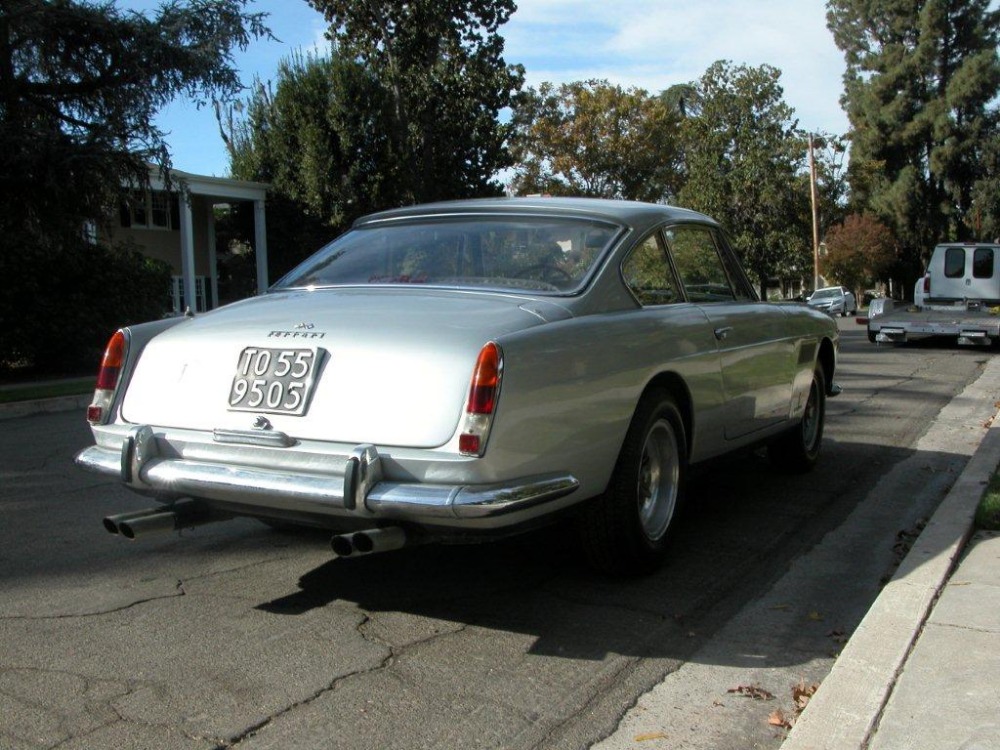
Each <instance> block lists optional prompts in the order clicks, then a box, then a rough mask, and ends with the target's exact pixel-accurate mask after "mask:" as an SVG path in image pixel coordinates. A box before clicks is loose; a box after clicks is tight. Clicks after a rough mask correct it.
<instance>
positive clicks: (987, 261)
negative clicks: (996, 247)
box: [972, 247, 993, 279]
mask: <svg viewBox="0 0 1000 750" xmlns="http://www.w3.org/2000/svg"><path fill="white" fill-rule="evenodd" d="M972 275H973V277H975V278H977V279H992V278H993V248H992V247H980V248H976V252H975V253H974V254H973V256H972Z"/></svg>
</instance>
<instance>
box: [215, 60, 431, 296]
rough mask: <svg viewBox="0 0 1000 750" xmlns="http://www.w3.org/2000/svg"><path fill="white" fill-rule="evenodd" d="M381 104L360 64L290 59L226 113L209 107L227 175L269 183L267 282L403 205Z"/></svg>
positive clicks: (378, 90) (405, 196) (405, 197)
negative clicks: (353, 226)
mask: <svg viewBox="0 0 1000 750" xmlns="http://www.w3.org/2000/svg"><path fill="white" fill-rule="evenodd" d="M390 106H391V105H390V102H389V99H388V97H387V95H386V92H385V89H384V88H383V87H382V86H381V85H380V83H379V82H378V81H377V80H376V78H375V76H374V75H373V74H372V73H371V71H370V70H368V68H366V67H365V66H364V65H363V64H362V63H359V62H357V61H355V60H351V59H346V58H345V57H343V56H342V55H339V54H337V52H336V50H334V51H333V54H332V55H330V56H319V55H314V54H310V55H302V54H294V55H292V56H291V58H289V59H287V60H282V61H281V63H280V64H279V65H278V70H277V72H276V75H275V81H274V82H273V84H272V82H268V83H267V84H266V85H265V84H264V83H262V82H261V81H259V80H258V81H255V82H254V86H253V91H252V93H251V95H250V96H249V97H248V99H247V100H246V102H245V103H241V104H240V105H239V106H238V108H236V109H237V111H236V112H234V108H230V109H228V110H227V111H226V113H225V115H223V111H222V108H221V107H220V108H217V110H216V111H217V113H218V116H219V120H220V128H221V131H222V137H223V140H224V141H225V143H226V145H227V147H228V149H229V156H230V171H231V173H232V175H233V176H234V177H237V178H239V179H245V180H257V181H261V182H267V183H269V184H270V185H271V191H270V196H269V203H268V247H269V249H270V252H269V259H270V261H271V265H272V271H273V272H274V273H273V275H274V276H280V275H281V274H283V273H284V272H285V271H287V270H288V269H289V268H291V266H292V265H294V264H295V263H297V262H298V261H300V260H302V259H303V258H304V257H305V256H306V255H308V254H309V253H311V252H313V251H314V250H316V248H317V247H319V245H320V244H321V243H323V242H326V241H328V240H329V239H330V238H331V237H333V236H335V235H337V234H339V233H340V232H341V231H343V230H344V229H346V228H347V227H348V226H349V225H350V223H351V222H352V221H354V219H356V218H358V217H359V216H361V215H363V214H365V213H369V212H370V211H373V210H376V209H379V208H385V207H388V206H393V205H399V204H400V203H406V202H409V201H411V200H412V197H411V196H410V194H409V193H408V192H407V189H406V185H405V180H404V179H403V175H402V174H401V171H400V169H399V167H400V166H401V164H400V162H399V161H398V160H397V159H396V155H395V154H394V153H393V151H392V144H391V137H390V134H389V128H390V123H389V115H388V111H389V109H390Z"/></svg>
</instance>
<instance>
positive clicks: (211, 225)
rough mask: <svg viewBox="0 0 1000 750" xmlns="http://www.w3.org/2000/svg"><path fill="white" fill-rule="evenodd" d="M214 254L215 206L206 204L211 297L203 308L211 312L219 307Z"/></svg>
mask: <svg viewBox="0 0 1000 750" xmlns="http://www.w3.org/2000/svg"><path fill="white" fill-rule="evenodd" d="M216 261H217V256H216V252H215V204H214V203H211V202H209V204H208V280H209V282H208V283H209V288H210V289H211V296H210V297H209V298H208V299H207V300H205V302H206V304H205V308H206V309H208V310H211V309H213V308H216V307H218V306H219V267H218V263H217V262H216Z"/></svg>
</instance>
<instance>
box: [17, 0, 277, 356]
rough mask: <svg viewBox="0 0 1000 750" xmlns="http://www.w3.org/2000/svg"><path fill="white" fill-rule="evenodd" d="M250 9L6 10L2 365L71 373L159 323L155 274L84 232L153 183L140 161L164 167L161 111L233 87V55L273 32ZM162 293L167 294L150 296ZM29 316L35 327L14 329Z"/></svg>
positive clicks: (66, 6) (197, 5) (57, 4)
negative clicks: (111, 335) (125, 331)
mask: <svg viewBox="0 0 1000 750" xmlns="http://www.w3.org/2000/svg"><path fill="white" fill-rule="evenodd" d="M247 2H248V0H191V2H189V3H186V4H181V3H179V2H168V3H166V4H165V5H164V6H163V7H162V8H161V9H160V11H159V13H158V14H157V15H156V16H154V17H151V18H150V17H146V16H144V15H141V14H138V13H135V12H133V11H122V10H119V9H118V8H117V7H116V6H115V4H114V3H113V2H110V1H106V2H87V1H85V0H3V2H2V3H0V190H2V191H3V194H4V195H6V196H8V198H7V199H4V200H3V201H0V236H3V238H4V244H3V250H2V252H0V278H3V283H4V293H3V294H2V295H0V321H3V325H0V367H2V366H10V365H11V364H14V363H16V364H21V365H34V366H36V367H42V366H50V367H56V366H59V367H69V368H72V367H80V366H81V359H82V360H84V361H86V363H87V364H86V366H87V367H88V369H89V368H90V367H91V366H92V362H93V361H94V360H95V359H96V357H97V356H98V355H99V353H100V349H101V347H102V346H103V344H104V343H105V341H106V338H107V335H108V332H109V331H110V330H113V328H114V327H116V326H120V325H123V324H125V323H129V322H135V320H136V318H134V317H132V316H140V317H150V315H151V314H152V315H159V314H161V313H162V310H163V301H164V299H165V297H166V294H167V290H168V288H169V287H168V281H164V276H163V273H164V271H163V268H162V267H160V266H157V264H151V263H146V262H144V261H142V260H141V259H140V258H138V257H137V256H136V254H135V253H134V252H133V251H129V250H110V249H108V248H103V247H97V246H94V245H92V244H90V243H89V242H86V241H84V238H83V232H84V225H85V223H86V222H100V221H101V220H102V219H105V218H109V217H112V216H115V217H117V215H118V203H119V198H120V197H123V196H124V195H127V194H128V192H129V191H131V190H134V189H135V188H136V187H142V186H144V185H148V182H149V171H148V168H147V162H155V163H158V164H159V165H160V166H161V167H163V168H166V167H168V166H169V164H170V155H169V152H168V149H167V145H166V142H165V140H164V134H163V133H161V132H160V131H159V129H158V128H156V126H155V125H154V124H153V122H152V119H153V116H154V115H155V113H156V111H157V110H158V109H159V108H160V107H161V106H162V105H164V104H166V103H167V102H168V101H170V100H171V99H172V98H173V97H174V96H175V95H177V94H184V95H186V96H188V97H190V98H192V99H194V100H195V101H199V102H204V101H207V100H208V99H209V98H211V97H222V98H224V97H228V96H233V95H234V94H235V93H236V92H237V91H238V90H239V89H240V82H239V77H238V75H237V72H236V70H235V69H234V67H233V60H232V57H231V52H232V50H233V49H234V48H237V47H239V48H243V47H246V46H247V45H248V44H249V43H250V41H251V39H253V38H256V37H260V36H263V35H266V34H267V29H266V28H265V26H264V25H263V17H262V15H261V14H258V13H244V12H243V7H244V5H245V4H246V3H247ZM11 196H17V200H12V199H11ZM158 284H161V285H162V291H161V292H159V293H157V292H155V291H150V289H152V288H154V287H156V285H158ZM150 300H152V301H153V303H152V304H150ZM136 301H139V304H133V303H134V302H136ZM28 310H30V311H32V315H33V321H32V326H30V327H29V326H18V325H16V324H15V321H18V320H20V319H22V318H23V316H24V315H25V311H28ZM154 311H155V312H154ZM54 353H58V355H59V357H60V358H59V360H58V361H53V360H52V355H53V354H54Z"/></svg>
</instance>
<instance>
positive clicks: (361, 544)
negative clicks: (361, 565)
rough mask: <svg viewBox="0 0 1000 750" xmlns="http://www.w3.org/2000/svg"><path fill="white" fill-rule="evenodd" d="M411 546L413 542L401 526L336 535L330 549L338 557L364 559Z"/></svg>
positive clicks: (331, 541)
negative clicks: (377, 553)
mask: <svg viewBox="0 0 1000 750" xmlns="http://www.w3.org/2000/svg"><path fill="white" fill-rule="evenodd" d="M409 544H412V541H411V540H410V538H409V537H408V536H407V534H406V532H405V531H404V530H403V529H402V528H400V527H399V526H386V527H385V528H381V529H366V530H365V531H355V532H353V533H350V534H334V536H333V538H332V539H331V540H330V547H332V548H333V553H334V554H335V555H336V556H337V557H362V556H364V555H372V554H375V553H376V552H390V551H392V550H395V549H402V548H403V547H406V546H407V545H409Z"/></svg>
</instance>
